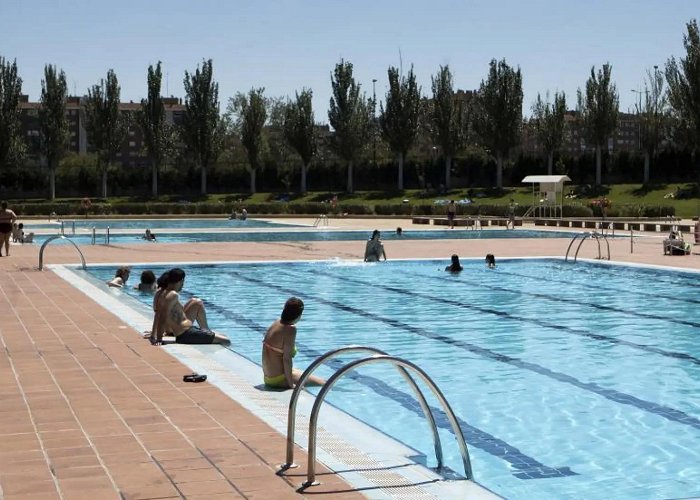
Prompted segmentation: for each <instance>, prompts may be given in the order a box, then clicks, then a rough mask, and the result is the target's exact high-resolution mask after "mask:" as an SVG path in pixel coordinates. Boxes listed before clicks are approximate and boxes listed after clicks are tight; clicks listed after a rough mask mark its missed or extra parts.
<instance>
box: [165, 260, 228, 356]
mask: <svg viewBox="0 0 700 500" xmlns="http://www.w3.org/2000/svg"><path fill="white" fill-rule="evenodd" d="M184 284H185V271H183V270H182V269H180V268H177V267H176V268H173V269H171V270H170V271H168V272H166V273H165V274H163V276H161V277H160V278H159V279H158V285H159V286H160V290H158V292H159V293H157V294H156V296H155V297H154V298H153V310H154V311H155V315H154V317H153V329H152V331H151V342H152V343H153V344H154V345H160V344H162V342H163V335H164V334H165V333H166V332H172V333H173V335H175V342H177V343H178V344H224V345H228V344H230V343H231V341H230V340H229V339H228V338H227V337H226V336H224V335H221V334H219V333H215V332H212V331H211V330H209V325H208V324H207V321H206V315H205V314H204V306H203V305H202V302H201V300H199V299H196V300H197V301H198V302H197V303H198V304H200V306H201V307H196V309H198V311H197V312H198V315H197V317H196V319H197V323H199V326H194V324H193V320H192V319H190V317H188V315H187V313H186V312H185V307H184V306H183V305H182V304H180V296H179V295H178V292H180V291H181V290H182V287H183V285H184ZM188 304H190V301H188ZM186 305H187V304H186ZM190 307H194V306H190ZM199 314H201V315H202V316H200V315H199Z"/></svg>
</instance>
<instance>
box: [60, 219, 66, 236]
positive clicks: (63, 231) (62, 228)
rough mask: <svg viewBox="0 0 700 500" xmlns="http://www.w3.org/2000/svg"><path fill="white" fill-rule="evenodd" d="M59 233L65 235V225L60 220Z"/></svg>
mask: <svg viewBox="0 0 700 500" xmlns="http://www.w3.org/2000/svg"><path fill="white" fill-rule="evenodd" d="M61 234H62V235H65V234H66V233H65V227H63V221H61Z"/></svg>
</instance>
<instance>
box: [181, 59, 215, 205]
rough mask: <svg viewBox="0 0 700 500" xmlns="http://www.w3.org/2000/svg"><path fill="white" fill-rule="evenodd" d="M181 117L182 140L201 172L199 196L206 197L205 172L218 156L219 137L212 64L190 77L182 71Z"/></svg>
mask: <svg viewBox="0 0 700 500" xmlns="http://www.w3.org/2000/svg"><path fill="white" fill-rule="evenodd" d="M184 86H185V115H184V117H183V121H182V140H183V142H184V143H185V145H186V146H187V148H188V150H189V153H190V154H191V156H192V157H193V158H194V160H195V162H196V164H197V166H198V167H199V168H200V169H201V173H202V182H201V193H202V194H207V169H208V168H209V166H210V165H212V164H213V163H214V162H215V161H216V158H217V156H218V154H219V151H220V146H221V140H222V136H223V127H222V120H221V118H220V117H219V84H218V83H216V82H214V69H213V63H212V60H211V59H209V60H208V61H204V62H203V63H202V67H201V69H200V67H199V66H197V69H196V71H195V72H194V73H193V74H190V73H188V72H187V71H185V80H184Z"/></svg>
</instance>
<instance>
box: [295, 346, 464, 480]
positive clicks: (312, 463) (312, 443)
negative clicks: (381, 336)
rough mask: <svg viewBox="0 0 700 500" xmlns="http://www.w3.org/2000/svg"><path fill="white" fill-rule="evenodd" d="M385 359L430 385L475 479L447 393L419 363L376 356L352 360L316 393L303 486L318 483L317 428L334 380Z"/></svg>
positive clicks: (394, 357) (392, 357) (310, 423)
mask: <svg viewBox="0 0 700 500" xmlns="http://www.w3.org/2000/svg"><path fill="white" fill-rule="evenodd" d="M382 362H390V363H391V364H393V365H394V366H401V367H403V368H404V369H405V368H410V369H411V370H413V371H414V372H416V373H417V374H418V376H419V377H420V378H421V379H422V380H423V382H424V383H425V384H426V385H427V386H428V387H429V388H430V390H431V391H433V395H434V396H435V397H436V398H437V399H438V401H440V404H441V405H442V408H443V410H444V411H445V414H446V415H447V419H448V420H449V421H450V425H451V426H452V431H453V432H454V433H455V437H456V438H457V443H458V444H459V451H460V453H461V454H462V463H463V465H464V475H465V477H466V479H469V480H472V479H473V478H474V475H473V474H472V466H471V462H470V461H469V451H468V450H467V443H466V442H465V441H464V435H463V434H462V429H461V428H460V427H459V423H458V422H457V417H456V416H455V414H454V412H453V411H452V408H451V407H450V404H449V403H448V402H447V399H445V396H444V395H443V394H442V392H441V391H440V389H439V388H438V387H437V386H436V385H435V383H434V382H433V380H432V379H431V378H430V377H429V376H428V374H427V373H425V372H424V371H423V370H422V369H421V368H420V367H418V366H416V365H415V364H414V363H411V362H410V361H408V360H405V359H402V358H399V357H396V356H387V355H375V356H371V357H369V358H363V359H358V360H355V361H351V362H350V363H348V364H346V365H345V366H343V367H342V368H340V369H339V370H338V371H336V372H335V373H334V374H333V376H332V377H331V378H330V379H328V381H327V382H326V383H325V384H324V385H323V387H322V388H321V391H320V392H319V393H318V396H316V401H314V406H313V408H312V410H311V419H310V422H309V447H308V456H309V463H308V468H307V474H306V483H304V484H303V485H302V488H308V487H309V486H313V485H316V484H318V483H317V482H316V430H317V427H318V414H319V411H320V410H321V405H322V404H323V401H324V399H325V398H326V394H328V392H329V391H330V390H331V388H332V387H333V386H334V385H335V383H336V382H337V381H338V380H339V379H340V378H341V377H342V376H343V375H344V374H346V373H347V372H349V371H351V370H354V369H355V368H357V367H359V366H362V365H366V364H371V363H382Z"/></svg>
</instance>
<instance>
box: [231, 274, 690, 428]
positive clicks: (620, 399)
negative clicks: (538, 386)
mask: <svg viewBox="0 0 700 500" xmlns="http://www.w3.org/2000/svg"><path fill="white" fill-rule="evenodd" d="M230 274H232V275H234V276H236V277H239V278H241V279H243V280H245V281H249V282H251V283H256V284H259V285H262V286H265V287H267V288H274V289H276V290H280V291H282V292H285V293H288V294H290V295H296V296H299V297H309V298H311V299H313V300H316V301H318V302H320V303H322V304H326V305H329V306H331V307H335V308H337V309H341V310H343V311H346V312H349V313H351V314H355V315H358V316H362V317H365V318H369V319H372V320H375V321H379V322H381V323H385V324H387V325H390V326H393V327H394V328H398V329H403V330H406V331H408V332H411V333H415V334H416V335H419V336H421V337H425V338H429V339H432V340H437V341H440V342H444V343H446V344H450V345H453V346H455V347H459V348H461V349H464V350H467V351H469V352H471V353H474V354H477V355H479V356H483V357H486V358H489V359H493V360H495V361H499V362H501V363H507V364H510V365H512V366H516V367H518V368H521V369H524V370H529V371H533V372H535V373H538V374H540V375H544V376H546V377H549V378H552V379H554V380H557V381H559V382H563V383H566V384H570V385H573V386H574V387H578V388H579V389H583V390H585V391H590V392H592V393H594V394H597V395H599V396H602V397H604V398H606V399H608V400H610V401H614V402H616V403H620V404H623V405H627V406H632V407H635V408H637V409H640V410H643V411H646V412H648V413H652V414H654V415H658V416H660V417H662V418H664V419H666V420H669V421H671V422H676V423H679V424H682V425H688V426H690V427H693V428H695V429H697V430H700V419H697V418H695V417H693V416H692V415H688V414H687V413H685V412H683V411H681V410H677V409H675V408H671V407H669V406H664V405H660V404H658V403H654V402H652V401H646V400H644V399H640V398H637V397H635V396H632V395H631V394H625V393H624V392H620V391H617V390H615V389H607V388H605V387H602V386H600V385H598V384H596V383H593V382H583V381H582V380H579V379H577V378H576V377H573V376H571V375H567V374H566V373H562V372H558V371H555V370H550V369H549V368H546V367H544V366H541V365H538V364H536V363H531V362H529V361H523V360H522V359H520V358H514V357H512V356H508V355H505V354H500V353H498V352H496V351H492V350H491V349H487V348H485V347H481V346H478V345H476V344H472V343H471V342H465V341H462V340H457V339H453V338H451V337H447V336H445V335H441V334H439V333H434V332H430V331H428V330H425V329H423V328H418V327H416V326H413V325H410V324H408V323H404V322H402V321H398V320H395V319H391V318H385V317H383V316H379V315H376V314H374V313H370V312H367V311H363V310H362V309H357V308H355V307H351V306H348V305H345V304H341V303H339V302H335V301H333V300H328V299H324V298H322V297H317V296H313V295H310V294H308V293H305V292H302V291H300V290H292V289H290V288H286V287H283V286H280V285H276V284H273V283H266V282H265V281H263V280H260V279H258V278H251V277H249V276H243V275H242V274H240V273H238V272H232V273H230ZM343 279H345V278H343ZM372 285H374V286H380V287H383V285H375V284H372ZM401 293H404V294H406V295H413V296H418V297H420V298H423V297H421V295H420V294H417V293H416V292H410V291H407V290H401ZM493 314H497V315H499V316H503V317H507V316H508V314H507V313H504V312H502V311H493Z"/></svg>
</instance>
